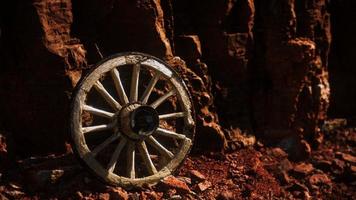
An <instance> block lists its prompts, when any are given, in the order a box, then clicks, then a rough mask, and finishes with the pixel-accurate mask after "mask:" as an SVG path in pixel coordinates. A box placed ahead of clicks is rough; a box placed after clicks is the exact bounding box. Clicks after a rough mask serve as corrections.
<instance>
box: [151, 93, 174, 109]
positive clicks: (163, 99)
mask: <svg viewBox="0 0 356 200" xmlns="http://www.w3.org/2000/svg"><path fill="white" fill-rule="evenodd" d="M174 93H175V92H174V90H171V91H169V92H168V93H166V94H164V95H163V96H161V97H160V98H158V99H157V100H156V101H155V102H153V103H152V104H151V107H153V108H157V107H158V106H159V105H161V104H162V103H163V102H164V101H165V100H166V99H168V98H169V97H170V96H172V95H174Z"/></svg>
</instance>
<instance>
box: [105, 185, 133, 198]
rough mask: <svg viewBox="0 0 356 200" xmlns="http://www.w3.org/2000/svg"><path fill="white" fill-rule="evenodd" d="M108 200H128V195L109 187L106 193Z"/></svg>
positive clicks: (120, 189) (116, 188) (118, 189)
mask: <svg viewBox="0 0 356 200" xmlns="http://www.w3.org/2000/svg"><path fill="white" fill-rule="evenodd" d="M108 193H109V194H110V200H128V199H129V195H128V194H127V192H126V191H125V190H123V189H122V188H120V187H111V188H110V189H109V191H108Z"/></svg>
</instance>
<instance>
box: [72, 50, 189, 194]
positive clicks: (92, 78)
mask: <svg viewBox="0 0 356 200" xmlns="http://www.w3.org/2000/svg"><path fill="white" fill-rule="evenodd" d="M126 65H132V66H133V67H132V68H133V71H134V72H133V73H132V79H131V86H130V87H131V89H130V95H129V97H128V98H127V96H126V98H125V96H124V95H123V94H122V93H121V94H119V95H118V96H119V97H120V98H119V99H118V100H115V99H114V101H112V99H110V97H108V95H106V94H102V95H103V96H104V97H105V100H106V101H108V102H109V104H110V105H111V106H112V107H113V108H117V109H118V110H117V111H116V112H118V111H120V109H121V108H122V106H123V105H121V104H123V103H124V102H125V101H126V103H127V101H129V102H134V101H140V102H141V103H142V102H143V101H144V102H145V103H144V104H146V103H147V99H148V98H149V95H150V94H151V91H152V88H151V91H148V92H147V91H146V90H148V89H147V88H148V87H150V85H149V86H148V87H147V88H146V89H145V92H144V94H143V95H142V97H141V99H140V100H138V89H137V88H138V84H137V82H139V75H137V74H136V75H135V71H136V72H137V68H139V69H138V72H137V73H138V74H139V72H140V67H137V66H138V65H139V66H144V67H147V68H149V69H151V70H153V71H154V72H155V74H159V76H160V77H163V78H164V79H165V80H166V81H167V82H169V83H170V84H171V85H172V86H173V87H172V88H173V90H174V93H175V95H176V97H177V99H178V101H179V104H180V107H181V109H182V111H183V113H184V116H183V114H182V113H180V114H178V113H172V114H165V115H160V117H162V118H169V117H172V116H173V117H177V116H179V117H183V119H184V128H183V132H182V133H179V134H178V138H181V139H182V138H183V139H182V140H183V141H182V143H181V145H180V148H179V151H178V152H176V153H175V154H174V156H173V157H172V158H171V160H170V161H169V162H168V164H166V165H165V166H164V167H163V168H161V169H160V170H159V171H157V172H154V173H153V174H152V175H148V176H145V177H140V178H136V177H134V176H133V177H125V176H121V175H118V174H115V173H114V172H113V171H110V169H111V168H109V169H108V168H105V167H104V166H102V164H100V163H99V162H98V161H97V159H96V158H95V156H96V155H94V154H93V152H92V150H90V149H89V147H88V146H87V144H86V139H85V137H84V134H85V132H86V131H92V130H93V129H94V128H93V127H90V128H88V127H82V111H83V110H84V109H86V111H87V110H90V112H92V113H95V114H96V115H104V116H106V117H110V116H112V115H111V113H105V112H101V111H100V110H94V109H93V107H90V106H88V105H86V103H85V101H86V98H87V94H88V93H89V92H91V91H92V88H93V89H94V88H95V89H96V90H98V91H99V92H102V93H105V91H104V90H105V88H104V89H103V88H101V87H102V85H101V84H100V81H99V79H100V78H101V76H102V75H103V74H106V73H110V74H111V75H112V76H113V77H114V76H115V73H116V72H117V71H119V69H120V67H121V66H126ZM135 68H136V70H135ZM115 70H117V71H115ZM118 76H119V75H118ZM154 78H155V77H153V78H152V80H151V81H150V83H151V82H154V80H153V79H154ZM134 79H137V80H135V81H133V80H134ZM98 81H99V83H98ZM119 82H120V83H121V81H120V80H119ZM121 84H122V83H121ZM132 85H134V86H132ZM115 86H116V85H115ZM153 87H154V84H153ZM147 95H148V97H147ZM165 95H167V94H165ZM165 95H163V96H165ZM145 97H146V98H145ZM120 100H121V101H120ZM164 100H167V98H165V99H164V98H163V101H164ZM115 101H116V102H115ZM157 101H159V99H158V100H156V101H155V102H154V103H157ZM119 102H120V103H121V104H120V103H119ZM117 103H118V104H117ZM154 103H152V105H151V106H152V107H155V106H156V107H157V106H159V105H160V103H162V102H158V103H157V104H158V105H155V104H154ZM112 117H114V116H112ZM108 126H111V125H110V124H106V128H108ZM95 128H97V130H98V128H99V129H100V128H105V127H95ZM111 128H113V129H114V131H113V132H114V133H113V134H121V133H119V131H117V130H116V129H115V127H111ZM194 128H195V122H194V120H193V106H192V102H191V99H190V95H189V92H188V90H187V88H186V86H185V84H184V82H183V81H182V79H181V78H180V77H179V76H178V75H177V73H175V72H174V70H173V69H171V68H170V67H169V66H168V65H167V64H166V63H164V62H163V61H161V60H159V59H157V58H155V57H153V56H150V55H146V54H142V53H136V52H128V53H122V54H117V55H114V56H111V57H109V58H107V59H104V60H103V61H102V62H100V63H99V64H98V65H97V66H96V67H95V68H94V70H93V71H92V72H90V73H89V74H88V75H87V76H85V77H84V78H83V79H82V80H81V81H80V83H78V85H77V88H76V90H75V92H74V94H73V99H72V110H71V124H70V131H71V136H72V139H73V143H74V148H75V151H76V153H77V154H78V156H79V158H80V159H81V160H82V161H83V162H84V164H85V165H86V166H87V167H89V169H90V170H91V171H92V172H93V173H94V174H95V175H97V176H98V177H99V178H101V179H102V180H104V181H105V182H106V183H108V184H111V185H119V186H124V187H131V186H141V185H143V184H152V183H156V182H158V181H159V180H160V179H162V178H164V177H166V176H168V175H170V174H171V173H172V172H173V171H174V170H175V169H176V168H177V167H178V166H179V164H180V163H181V162H182V161H183V160H184V158H185V157H186V155H187V154H188V153H189V150H190V148H191V146H192V143H193V137H194ZM166 134H169V132H168V133H166ZM118 137H120V135H119V136H118ZM122 140H124V139H121V140H120V141H122ZM143 141H145V140H143ZM131 142H132V141H130V142H128V141H126V143H131ZM151 142H152V141H151ZM120 143H121V142H120ZM120 143H119V144H118V146H119V145H120ZM124 145H125V144H124ZM136 145H137V144H136V143H135V144H134V147H133V148H137V147H136ZM121 146H122V145H121ZM128 146H132V145H128ZM143 147H145V146H143ZM118 148H119V147H118ZM121 149H122V148H121ZM94 150H95V149H94ZM142 151H143V152H145V151H144V150H142V144H140V152H142ZM146 152H147V150H146ZM134 155H135V152H133V156H134ZM148 155H150V154H148ZM128 159H129V158H128ZM129 160H130V159H129ZM134 160H135V159H134ZM109 164H110V163H109ZM115 164H116V163H115ZM133 166H134V165H133ZM134 167H135V166H134ZM128 168H129V167H128ZM151 168H152V166H151ZM153 168H154V166H153ZM114 169H115V165H114ZM134 171H135V170H134ZM153 171H154V170H153Z"/></svg>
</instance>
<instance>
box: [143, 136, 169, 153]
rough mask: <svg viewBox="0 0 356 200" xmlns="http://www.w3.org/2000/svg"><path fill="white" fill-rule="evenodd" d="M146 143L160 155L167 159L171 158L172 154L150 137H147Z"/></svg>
mask: <svg viewBox="0 0 356 200" xmlns="http://www.w3.org/2000/svg"><path fill="white" fill-rule="evenodd" d="M147 142H148V143H149V144H150V145H151V146H152V147H154V148H155V149H156V150H157V151H158V152H159V153H160V154H161V155H163V156H165V157H168V158H170V159H171V158H173V156H174V154H173V153H172V152H171V151H169V150H168V149H166V148H165V147H164V146H163V145H161V143H159V142H158V141H157V140H156V139H155V138H154V137H153V136H152V135H151V136H149V137H148V139H147Z"/></svg>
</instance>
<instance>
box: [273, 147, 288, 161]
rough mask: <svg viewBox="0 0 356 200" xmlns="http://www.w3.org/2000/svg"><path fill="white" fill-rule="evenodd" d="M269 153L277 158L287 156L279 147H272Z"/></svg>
mask: <svg viewBox="0 0 356 200" xmlns="http://www.w3.org/2000/svg"><path fill="white" fill-rule="evenodd" d="M271 154H272V155H273V156H274V157H277V158H286V157H287V156H288V154H287V153H286V152H285V151H283V150H282V149H281V148H279V147H276V148H273V149H272V150H271Z"/></svg>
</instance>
